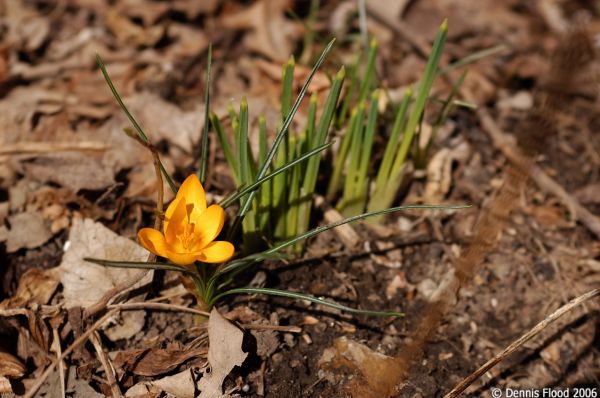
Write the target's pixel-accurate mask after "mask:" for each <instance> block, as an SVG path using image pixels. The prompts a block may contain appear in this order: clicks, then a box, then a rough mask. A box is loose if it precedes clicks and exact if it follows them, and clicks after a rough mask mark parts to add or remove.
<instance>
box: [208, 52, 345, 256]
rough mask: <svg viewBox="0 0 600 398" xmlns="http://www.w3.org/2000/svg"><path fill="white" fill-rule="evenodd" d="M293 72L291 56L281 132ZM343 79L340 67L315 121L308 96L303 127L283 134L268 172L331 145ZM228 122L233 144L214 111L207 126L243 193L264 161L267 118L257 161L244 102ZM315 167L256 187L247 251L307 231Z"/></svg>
mask: <svg viewBox="0 0 600 398" xmlns="http://www.w3.org/2000/svg"><path fill="white" fill-rule="evenodd" d="M294 68H295V62H294V58H293V57H291V58H290V59H289V61H288V62H287V63H286V64H285V66H284V67H283V76H282V93H281V122H280V125H279V126H278V128H279V129H281V126H282V125H283V123H284V121H285V120H286V118H287V117H288V116H289V113H290V109H291V107H292V95H293V84H294V80H293V79H294ZM344 78H345V69H344V67H342V68H340V70H339V71H338V73H337V74H336V75H335V77H334V78H333V81H332V84H331V88H330V90H329V94H328V97H327V100H326V102H325V106H324V108H323V110H322V112H321V113H320V116H319V117H318V118H317V97H316V94H313V95H312V97H311V99H310V103H309V107H308V120H307V123H306V126H304V129H303V130H301V131H299V132H297V131H288V132H287V133H286V134H285V136H284V137H283V140H282V142H281V145H280V146H279V148H277V151H276V155H275V157H274V159H273V160H272V162H271V163H270V164H268V165H267V167H268V170H270V171H275V170H278V169H281V168H283V167H285V165H288V164H289V163H290V162H292V161H294V159H298V158H299V157H301V156H302V155H303V154H306V153H308V152H310V151H320V150H323V149H325V148H326V147H328V146H329V145H330V144H329V143H326V140H327V135H328V131H329V129H330V126H331V122H332V120H333V116H334V113H335V110H336V107H337V102H338V98H339V96H340V92H341V88H342V84H343V82H344ZM229 119H230V128H231V131H232V136H233V137H234V142H233V143H231V142H230V140H229V138H228V137H227V134H226V132H225V129H224V127H223V125H222V123H221V121H220V120H219V118H218V117H217V115H216V114H214V113H213V114H212V116H211V122H212V124H213V126H214V127H215V130H216V132H217V136H218V138H219V142H220V144H221V146H222V148H223V152H224V154H225V159H226V161H227V163H228V164H229V167H230V170H231V172H232V174H233V178H234V181H235V183H236V185H237V186H238V189H242V188H244V187H246V186H248V185H249V184H251V183H252V182H253V181H254V179H255V177H256V170H257V169H258V167H259V166H260V165H262V164H265V161H266V160H267V153H268V147H269V143H268V126H267V123H266V120H265V118H264V117H263V116H260V117H259V120H258V136H259V150H258V156H257V157H256V159H255V158H254V156H253V154H252V152H251V151H250V146H249V143H248V131H249V127H248V123H249V119H248V104H247V101H246V99H245V98H242V101H241V104H240V111H239V113H236V112H235V111H234V110H233V107H230V111H229ZM317 119H318V120H317ZM319 165H320V157H319V156H311V157H310V158H309V159H308V160H307V161H306V162H305V163H302V164H298V165H295V166H294V167H291V168H289V169H288V170H285V171H284V172H282V173H280V174H278V175H276V176H275V177H274V178H273V179H272V180H270V181H266V182H265V183H264V184H263V185H262V186H261V187H260V189H259V192H258V194H257V195H256V198H255V200H254V201H253V202H252V204H251V207H250V210H249V211H248V214H246V216H245V218H244V221H243V224H242V229H243V236H244V243H245V245H246V246H247V251H249V252H251V251H255V250H256V248H259V247H260V246H264V244H262V245H261V242H263V243H264V242H266V243H268V244H273V243H277V242H282V241H284V240H286V239H289V238H291V237H294V236H296V235H298V234H301V233H303V232H306V231H307V230H308V227H309V220H310V212H311V207H312V200H313V193H314V190H315V187H316V182H317V176H318V173H319ZM244 202H245V199H243V200H242V204H244ZM301 247H302V246H300V245H297V246H296V249H297V250H301Z"/></svg>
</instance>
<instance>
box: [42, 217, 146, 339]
mask: <svg viewBox="0 0 600 398" xmlns="http://www.w3.org/2000/svg"><path fill="white" fill-rule="evenodd" d="M84 257H93V258H101V259H109V260H115V261H145V260H146V258H147V257H148V252H147V251H146V250H145V249H143V248H142V247H141V246H138V245H137V244H135V243H134V242H132V241H131V240H129V239H127V238H124V237H122V236H119V235H117V234H115V233H114V232H112V231H111V230H110V229H108V228H106V227H105V226H104V225H102V224H100V223H97V222H94V221H93V220H90V219H85V220H80V219H75V220H73V225H72V226H71V230H70V232H69V240H68V244H67V248H66V250H65V254H64V256H63V259H62V262H61V263H60V265H59V266H58V267H56V268H54V272H56V273H57V274H58V275H59V278H60V281H61V283H62V285H63V294H64V297H65V302H64V304H65V307H66V308H72V307H84V308H85V307H87V306H89V305H92V304H94V303H95V302H97V301H98V300H99V299H100V298H101V297H102V296H103V295H104V294H105V293H106V292H107V291H109V290H110V289H112V288H114V287H115V286H117V285H118V284H121V283H123V282H125V281H128V280H131V279H132V278H134V277H139V278H140V282H139V283H138V284H136V285H135V287H139V286H142V285H144V284H147V283H149V282H150V281H151V280H152V271H146V270H135V269H126V268H107V267H103V266H101V265H97V264H92V263H88V262H86V261H84V260H83V258H84ZM144 314H145V312H144V311H127V312H124V313H123V314H122V315H121V316H122V321H121V322H120V324H117V325H115V326H113V327H111V328H109V329H108V330H106V334H107V336H108V337H109V338H111V339H113V340H118V339H120V338H128V337H131V336H133V335H134V334H136V333H138V332H139V331H140V330H142V327H143V326H144Z"/></svg>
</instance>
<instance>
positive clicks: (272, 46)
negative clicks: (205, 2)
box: [221, 0, 302, 62]
mask: <svg viewBox="0 0 600 398" xmlns="http://www.w3.org/2000/svg"><path fill="white" fill-rule="evenodd" d="M289 7H290V2H289V1H280V0H260V1H257V2H255V3H254V4H253V5H252V6H250V7H249V8H246V9H243V10H241V11H239V12H237V13H235V14H231V15H225V16H224V17H223V19H222V20H221V22H222V24H223V27H224V28H226V29H250V30H251V32H249V33H247V34H246V35H245V36H244V42H245V45H246V46H247V47H248V48H249V49H250V50H253V51H256V52H258V53H260V54H262V55H265V56H267V57H269V58H271V59H272V60H273V61H278V62H285V60H286V59H287V58H288V57H289V56H290V54H292V52H293V45H294V42H295V39H297V38H298V37H300V35H301V33H302V32H301V28H300V27H299V26H298V25H297V24H296V23H295V22H293V21H291V20H289V19H286V18H285V16H284V15H285V12H286V10H287V9H288V8H289Z"/></svg>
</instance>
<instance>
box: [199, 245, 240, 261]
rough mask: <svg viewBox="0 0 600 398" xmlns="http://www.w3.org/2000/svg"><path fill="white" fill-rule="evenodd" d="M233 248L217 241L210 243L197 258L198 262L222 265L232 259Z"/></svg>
mask: <svg viewBox="0 0 600 398" xmlns="http://www.w3.org/2000/svg"><path fill="white" fill-rule="evenodd" d="M234 251H235V248H234V247H233V245H232V244H231V243H229V242H226V241H223V240H217V241H215V242H211V243H209V244H208V246H206V247H205V248H204V249H203V250H202V254H201V255H200V256H198V261H202V262H205V263H222V262H225V261H227V260H229V259H230V258H231V257H233V252H234Z"/></svg>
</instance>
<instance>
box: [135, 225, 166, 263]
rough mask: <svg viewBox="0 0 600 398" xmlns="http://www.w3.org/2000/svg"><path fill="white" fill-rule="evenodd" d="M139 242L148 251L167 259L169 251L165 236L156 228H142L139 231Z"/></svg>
mask: <svg viewBox="0 0 600 398" xmlns="http://www.w3.org/2000/svg"><path fill="white" fill-rule="evenodd" d="M138 240H139V241H140V244H141V245H142V246H144V247H145V248H146V249H147V250H148V251H150V252H152V253H154V254H156V255H157V256H160V257H166V253H167V250H168V245H167V241H166V240H165V236H164V235H163V234H161V233H160V231H157V230H155V229H154V228H142V229H140V230H139V231H138Z"/></svg>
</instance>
